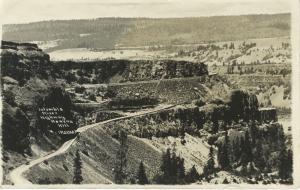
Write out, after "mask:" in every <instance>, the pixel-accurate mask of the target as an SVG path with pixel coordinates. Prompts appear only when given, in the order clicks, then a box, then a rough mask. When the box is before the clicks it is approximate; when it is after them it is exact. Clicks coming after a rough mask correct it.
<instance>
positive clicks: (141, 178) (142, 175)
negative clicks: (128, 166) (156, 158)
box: [137, 161, 149, 185]
mask: <svg viewBox="0 0 300 190" xmlns="http://www.w3.org/2000/svg"><path fill="white" fill-rule="evenodd" d="M137 183H138V184H140V185H145V184H149V181H148V178H147V176H146V172H145V167H144V163H143V162H142V161H141V163H140V166H139V170H138V172H137Z"/></svg>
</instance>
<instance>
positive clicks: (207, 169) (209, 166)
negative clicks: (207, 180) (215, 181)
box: [203, 146, 215, 177]
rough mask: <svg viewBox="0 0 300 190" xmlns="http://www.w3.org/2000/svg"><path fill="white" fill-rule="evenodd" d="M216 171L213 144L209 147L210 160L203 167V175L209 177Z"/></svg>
mask: <svg viewBox="0 0 300 190" xmlns="http://www.w3.org/2000/svg"><path fill="white" fill-rule="evenodd" d="M214 171H215V160H214V149H213V147H212V146H211V147H210V149H209V154H208V160H207V162H206V165H205V166H204V169H203V175H204V176H205V177H208V176H209V175H211V174H213V173H214Z"/></svg>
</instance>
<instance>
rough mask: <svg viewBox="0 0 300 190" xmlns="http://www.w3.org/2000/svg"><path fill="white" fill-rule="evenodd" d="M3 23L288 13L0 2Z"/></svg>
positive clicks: (282, 5)
mask: <svg viewBox="0 0 300 190" xmlns="http://www.w3.org/2000/svg"><path fill="white" fill-rule="evenodd" d="M0 2H1V4H0V7H1V13H0V19H1V23H2V24H17V23H28V22H36V21H42V20H65V19H87V18H99V17H151V18H167V17H200V16H216V15H217V16H219V15H244V14H274V13H287V12H291V10H290V9H291V1H290V0H0Z"/></svg>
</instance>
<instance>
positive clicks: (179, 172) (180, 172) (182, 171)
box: [177, 157, 185, 184]
mask: <svg viewBox="0 0 300 190" xmlns="http://www.w3.org/2000/svg"><path fill="white" fill-rule="evenodd" d="M177 178H178V179H177V183H179V184H184V183H185V168H184V159H183V158H180V157H178V167H177Z"/></svg>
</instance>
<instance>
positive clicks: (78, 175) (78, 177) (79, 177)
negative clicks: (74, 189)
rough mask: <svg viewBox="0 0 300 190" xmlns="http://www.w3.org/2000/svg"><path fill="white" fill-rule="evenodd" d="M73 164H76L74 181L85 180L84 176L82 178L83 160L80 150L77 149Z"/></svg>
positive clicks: (75, 182)
mask: <svg viewBox="0 0 300 190" xmlns="http://www.w3.org/2000/svg"><path fill="white" fill-rule="evenodd" d="M73 166H74V177H73V183H74V184H80V183H81V182H82V181H83V178H82V172H81V168H82V162H81V158H80V153H79V150H77V151H76V156H75V159H74V165H73Z"/></svg>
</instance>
